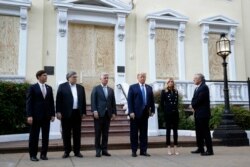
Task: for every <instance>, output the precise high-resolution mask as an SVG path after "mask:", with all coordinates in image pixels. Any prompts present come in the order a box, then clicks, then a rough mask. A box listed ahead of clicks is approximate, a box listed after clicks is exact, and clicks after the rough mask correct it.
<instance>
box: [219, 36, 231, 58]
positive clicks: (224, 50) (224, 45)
mask: <svg viewBox="0 0 250 167" xmlns="http://www.w3.org/2000/svg"><path fill="white" fill-rule="evenodd" d="M216 51H217V54H218V55H219V56H221V57H222V58H223V59H226V57H227V56H228V55H229V54H230V53H231V44H230V41H229V40H228V39H227V38H226V35H225V34H221V37H220V40H219V41H217V42H216Z"/></svg>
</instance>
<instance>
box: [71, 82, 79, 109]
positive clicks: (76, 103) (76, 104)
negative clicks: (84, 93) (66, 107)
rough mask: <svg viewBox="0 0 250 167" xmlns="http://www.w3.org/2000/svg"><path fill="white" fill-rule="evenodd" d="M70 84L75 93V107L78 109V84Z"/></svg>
mask: <svg viewBox="0 0 250 167" xmlns="http://www.w3.org/2000/svg"><path fill="white" fill-rule="evenodd" d="M69 85H70V88H71V92H72V95H73V109H78V96H77V90H76V84H74V85H72V84H71V83H70V84H69Z"/></svg>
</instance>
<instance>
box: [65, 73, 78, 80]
mask: <svg viewBox="0 0 250 167" xmlns="http://www.w3.org/2000/svg"><path fill="white" fill-rule="evenodd" d="M73 75H76V72H75V71H70V72H68V73H67V74H66V79H67V81H68V80H69V78H70V77H72V76H73Z"/></svg>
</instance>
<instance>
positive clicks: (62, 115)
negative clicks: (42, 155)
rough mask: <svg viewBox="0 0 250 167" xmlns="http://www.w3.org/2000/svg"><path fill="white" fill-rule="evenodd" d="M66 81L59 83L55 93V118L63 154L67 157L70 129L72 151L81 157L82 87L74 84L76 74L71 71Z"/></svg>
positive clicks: (83, 110) (83, 100) (69, 146)
mask: <svg viewBox="0 0 250 167" xmlns="http://www.w3.org/2000/svg"><path fill="white" fill-rule="evenodd" d="M66 79H67V81H68V82H65V83H62V84H60V85H59V87H58V90H57V95H56V113H57V118H58V119H59V120H61V124H62V137H63V145H64V154H63V156H62V158H68V157H69V155H70V152H71V149H72V148H71V131H73V151H74V154H75V156H76V157H79V158H82V157H83V155H82V154H81V153H80V149H81V122H82V118H83V117H85V115H86V98H85V90H84V87H83V86H81V85H79V84H76V82H77V74H76V72H74V71H72V72H69V73H68V74H67V75H66Z"/></svg>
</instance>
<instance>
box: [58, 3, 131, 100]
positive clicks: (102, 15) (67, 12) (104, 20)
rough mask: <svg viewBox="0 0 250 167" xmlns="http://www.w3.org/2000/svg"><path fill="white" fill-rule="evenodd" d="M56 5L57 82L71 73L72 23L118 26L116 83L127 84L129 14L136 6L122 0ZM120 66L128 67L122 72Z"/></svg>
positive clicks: (116, 37) (116, 35)
mask: <svg viewBox="0 0 250 167" xmlns="http://www.w3.org/2000/svg"><path fill="white" fill-rule="evenodd" d="M54 7H55V9H56V10H57V44H56V47H57V48H56V50H57V52H56V82H57V84H59V83H61V82H63V81H65V74H66V73H67V61H68V60H67V59H68V56H67V54H68V52H67V48H68V43H67V41H68V23H69V22H75V23H82V24H92V25H104V26H113V27H114V29H115V32H114V33H115V34H114V35H115V38H114V40H115V41H114V43H115V45H114V47H115V48H114V50H115V59H114V60H115V65H114V74H115V76H114V78H115V85H117V84H120V83H125V82H126V78H125V77H126V75H125V67H126V64H125V62H126V61H125V60H126V59H125V35H126V33H125V26H126V16H127V15H128V14H129V13H130V11H131V10H132V6H131V5H128V4H126V3H124V2H122V1H120V0H91V1H90V0H88V1H81V0H55V1H54ZM118 68H119V69H120V68H122V69H124V70H121V71H118ZM115 92H116V94H117V93H118V92H119V91H118V90H117V88H116V86H115ZM117 97H118V96H117ZM117 100H118V99H117ZM117 103H119V101H117Z"/></svg>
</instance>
